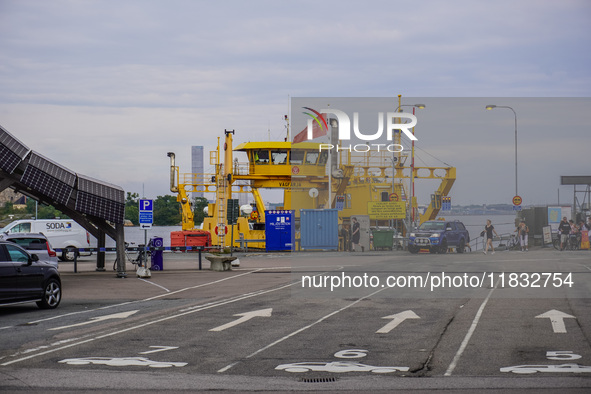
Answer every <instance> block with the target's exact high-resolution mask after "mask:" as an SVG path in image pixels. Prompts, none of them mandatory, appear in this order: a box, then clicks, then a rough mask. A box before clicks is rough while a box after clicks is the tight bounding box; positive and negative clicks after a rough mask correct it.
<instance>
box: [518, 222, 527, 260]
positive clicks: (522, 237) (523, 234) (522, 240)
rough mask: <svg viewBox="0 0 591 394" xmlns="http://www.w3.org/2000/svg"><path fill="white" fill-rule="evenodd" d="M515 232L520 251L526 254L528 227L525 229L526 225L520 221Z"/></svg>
mask: <svg viewBox="0 0 591 394" xmlns="http://www.w3.org/2000/svg"><path fill="white" fill-rule="evenodd" d="M515 231H516V232H517V235H518V236H519V244H520V245H521V251H522V252H527V251H528V248H527V241H528V233H529V227H527V225H526V224H525V220H523V219H521V222H520V223H519V226H517V229H516V230H515Z"/></svg>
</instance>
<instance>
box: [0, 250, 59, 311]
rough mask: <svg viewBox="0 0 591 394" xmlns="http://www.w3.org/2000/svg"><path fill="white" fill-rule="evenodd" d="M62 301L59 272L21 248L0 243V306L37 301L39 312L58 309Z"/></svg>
mask: <svg viewBox="0 0 591 394" xmlns="http://www.w3.org/2000/svg"><path fill="white" fill-rule="evenodd" d="M61 299H62V282H61V279H60V275H59V272H58V270H57V269H56V268H55V267H53V266H52V265H50V264H48V263H45V262H42V261H39V257H38V256H37V255H35V254H29V253H28V252H27V251H26V250H24V249H23V248H21V247H20V246H18V245H16V244H14V243H12V242H6V241H0V303H1V304H8V303H15V302H22V301H37V305H38V306H39V307H40V308H42V309H53V308H57V306H58V305H59V303H60V301H61Z"/></svg>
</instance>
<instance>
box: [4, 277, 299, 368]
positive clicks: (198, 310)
mask: <svg viewBox="0 0 591 394" xmlns="http://www.w3.org/2000/svg"><path fill="white" fill-rule="evenodd" d="M299 283H300V282H294V283H290V284H288V285H284V286H281V287H277V288H274V289H270V290H266V291H262V292H259V293H257V294H248V295H245V296H243V297H237V298H234V299H230V300H221V301H219V302H218V303H215V304H211V305H206V306H204V307H202V308H199V309H192V310H190V311H187V312H183V313H178V314H176V315H171V316H166V317H163V318H159V319H156V320H151V321H147V322H145V323H142V324H138V325H137V326H133V327H128V328H125V329H122V330H118V331H114V332H111V333H108V334H103V335H99V336H96V337H93V338H89V339H86V340H84V341H80V342H76V343H72V344H69V345H66V346H62V347H59V348H55V349H50V350H47V351H44V352H41V353H37V354H32V355H30V356H26V357H22V358H19V359H16V360H12V361H8V362H5V363H3V364H0V366H7V365H11V364H15V363H18V362H21V361H25V360H29V359H32V358H35V357H38V356H43V355H46V354H49V353H54V352H57V351H60V350H63V349H67V348H70V347H73V346H77V345H82V344H85V343H89V342H93V341H96V340H99V339H103V338H108V337H111V336H115V335H119V334H123V333H125V332H128V331H133V330H137V329H139V328H143V327H147V326H150V325H152V324H156V323H161V322H164V321H167V320H172V319H176V318H177V317H182V316H186V315H190V314H192V313H195V312H201V311H204V310H206V309H211V308H215V307H218V306H222V305H226V304H231V303H234V302H237V301H242V300H245V299H248V298H251V297H256V296H258V295H262V294H266V293H271V292H274V291H278V290H282V289H286V288H288V287H291V286H294V285H297V284H299Z"/></svg>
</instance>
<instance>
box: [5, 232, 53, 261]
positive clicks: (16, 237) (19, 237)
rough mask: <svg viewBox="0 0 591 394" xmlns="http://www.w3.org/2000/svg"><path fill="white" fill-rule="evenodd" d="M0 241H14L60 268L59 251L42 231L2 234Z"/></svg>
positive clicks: (40, 258) (42, 259)
mask: <svg viewBox="0 0 591 394" xmlns="http://www.w3.org/2000/svg"><path fill="white" fill-rule="evenodd" d="M0 241H8V242H13V243H15V244H17V245H18V246H20V247H21V248H23V249H25V250H26V251H27V252H29V253H30V254H36V255H37V257H39V261H44V262H46V263H49V264H51V265H53V266H54V267H55V268H58V258H57V253H56V252H55V250H53V248H52V247H51V244H50V243H49V240H48V239H47V237H46V236H45V235H43V234H42V233H11V234H6V233H4V234H0Z"/></svg>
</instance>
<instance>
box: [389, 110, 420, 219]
mask: <svg viewBox="0 0 591 394" xmlns="http://www.w3.org/2000/svg"><path fill="white" fill-rule="evenodd" d="M402 107H412V114H413V115H414V114H415V108H419V109H424V108H425V104H400V105H399V106H398V108H396V111H394V112H402ZM412 134H413V135H414V134H415V128H414V127H413V128H412ZM410 157H411V162H410V185H411V186H410V189H411V195H410V207H411V227H412V223H414V220H415V210H414V207H413V206H412V203H413V200H414V196H415V141H414V140H413V141H412V149H411V154H410ZM395 174H396V166H395V161H394V153H392V193H394V175H395Z"/></svg>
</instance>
